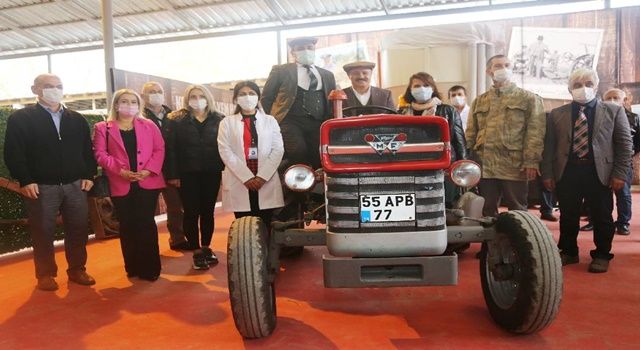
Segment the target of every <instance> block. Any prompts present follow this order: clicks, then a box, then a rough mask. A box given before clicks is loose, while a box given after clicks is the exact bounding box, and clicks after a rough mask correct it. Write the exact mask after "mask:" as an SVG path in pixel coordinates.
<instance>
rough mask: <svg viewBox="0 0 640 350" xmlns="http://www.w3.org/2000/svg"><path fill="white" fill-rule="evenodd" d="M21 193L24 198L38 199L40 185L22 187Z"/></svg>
mask: <svg viewBox="0 0 640 350" xmlns="http://www.w3.org/2000/svg"><path fill="white" fill-rule="evenodd" d="M20 192H22V195H23V196H25V197H27V198H30V199H38V195H39V194H40V190H39V189H38V184H35V183H34V184H28V185H25V186H22V187H20Z"/></svg>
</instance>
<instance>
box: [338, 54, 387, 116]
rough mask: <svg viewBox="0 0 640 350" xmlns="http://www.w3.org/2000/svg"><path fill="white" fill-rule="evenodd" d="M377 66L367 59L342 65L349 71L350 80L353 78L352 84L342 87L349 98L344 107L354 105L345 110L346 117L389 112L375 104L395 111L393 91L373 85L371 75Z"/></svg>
mask: <svg viewBox="0 0 640 350" xmlns="http://www.w3.org/2000/svg"><path fill="white" fill-rule="evenodd" d="M375 66H376V64H375V63H373V62H366V61H358V62H352V63H348V64H345V65H344V66H342V68H343V69H344V71H345V72H347V75H348V76H349V80H351V86H350V87H348V88H346V89H342V91H344V92H345V94H347V100H346V101H345V102H344V105H343V107H344V108H347V107H353V108H351V109H349V110H346V111H345V112H344V116H345V117H352V116H356V115H361V114H378V113H389V111H387V110H385V109H383V108H375V107H373V106H382V107H388V108H389V109H391V110H394V111H395V104H394V103H393V99H392V98H391V91H389V90H385V89H380V88H377V87H375V86H371V75H372V73H373V68H375ZM365 106H372V107H365ZM357 107H360V108H357Z"/></svg>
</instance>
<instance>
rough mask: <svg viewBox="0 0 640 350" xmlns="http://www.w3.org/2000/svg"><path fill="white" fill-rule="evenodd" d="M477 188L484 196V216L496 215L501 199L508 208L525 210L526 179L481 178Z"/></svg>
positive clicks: (527, 191)
mask: <svg viewBox="0 0 640 350" xmlns="http://www.w3.org/2000/svg"><path fill="white" fill-rule="evenodd" d="M478 189H479V190H480V195H481V196H482V197H484V208H483V209H482V214H483V215H484V216H494V217H495V216H498V206H499V205H500V202H501V201H502V200H504V203H505V204H506V205H507V208H509V210H527V195H528V193H529V186H528V184H527V181H514V180H500V179H481V180H480V184H479V185H478Z"/></svg>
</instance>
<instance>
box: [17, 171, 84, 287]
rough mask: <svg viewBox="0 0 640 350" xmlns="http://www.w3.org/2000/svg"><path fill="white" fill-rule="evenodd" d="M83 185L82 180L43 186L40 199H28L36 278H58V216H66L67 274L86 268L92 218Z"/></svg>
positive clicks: (64, 218)
mask: <svg viewBox="0 0 640 350" xmlns="http://www.w3.org/2000/svg"><path fill="white" fill-rule="evenodd" d="M80 186H81V180H77V181H75V182H72V183H69V184H64V185H41V184H39V185H38V190H39V192H40V194H39V195H38V198H37V199H25V203H26V207H27V213H28V218H29V226H28V229H29V233H30V234H31V242H32V244H33V260H34V263H35V267H36V278H41V277H45V276H51V277H56V276H57V275H58V266H57V265H56V259H55V254H54V249H53V234H54V231H55V228H56V218H57V216H58V213H60V214H61V215H62V223H63V228H64V252H65V257H66V259H67V264H68V269H67V272H70V271H80V270H82V271H84V269H85V264H86V263H87V236H88V234H89V219H88V205H87V193H86V192H84V191H82V190H81V187H80Z"/></svg>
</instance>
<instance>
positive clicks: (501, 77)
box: [493, 68, 513, 83]
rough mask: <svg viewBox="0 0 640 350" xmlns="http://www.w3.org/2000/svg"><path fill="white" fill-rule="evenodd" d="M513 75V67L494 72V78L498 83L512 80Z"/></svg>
mask: <svg viewBox="0 0 640 350" xmlns="http://www.w3.org/2000/svg"><path fill="white" fill-rule="evenodd" d="M512 75H513V72H512V71H511V69H506V68H502V69H498V70H497V71H495V72H493V80H494V81H495V82H496V83H504V82H505V81H511V76H512Z"/></svg>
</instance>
